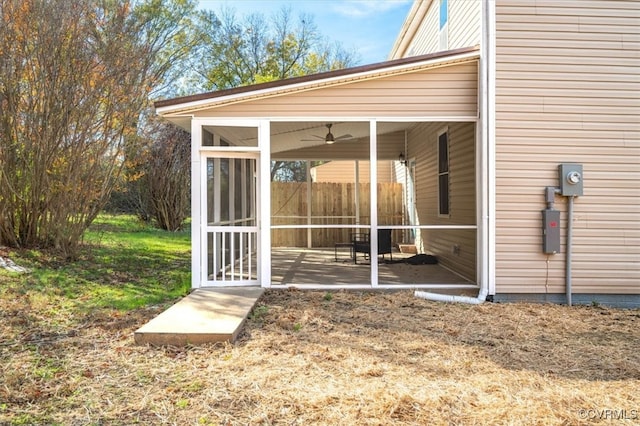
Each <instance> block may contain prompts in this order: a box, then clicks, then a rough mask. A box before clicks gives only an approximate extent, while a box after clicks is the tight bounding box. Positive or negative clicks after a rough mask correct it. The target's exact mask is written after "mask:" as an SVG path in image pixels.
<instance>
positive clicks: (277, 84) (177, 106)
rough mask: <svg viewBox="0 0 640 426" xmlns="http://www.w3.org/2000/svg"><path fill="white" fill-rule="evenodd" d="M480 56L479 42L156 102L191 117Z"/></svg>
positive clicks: (166, 112)
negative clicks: (447, 49)
mask: <svg viewBox="0 0 640 426" xmlns="http://www.w3.org/2000/svg"><path fill="white" fill-rule="evenodd" d="M479 56H480V49H479V47H478V46H474V47H468V48H461V49H455V50H449V51H444V52H437V53H433V54H428V55H421V56H415V57H410V58H402V59H396V60H392V61H386V62H380V63H377V64H372V65H364V66H359V67H353V68H345V69H341V70H335V71H329V72H324V73H319V74H313V75H308V76H303V77H296V78H290V79H285V80H278V81H274V82H269V83H262V84H256V85H251V86H243V87H238V88H234V89H228V90H221V91H216V92H208V93H202V94H198V95H192V96H185V97H179V98H174V99H168V100H162V101H157V102H155V104H154V105H155V109H156V113H157V114H159V115H161V116H164V117H166V118H168V119H170V120H171V117H175V118H177V117H188V116H191V115H192V114H194V113H195V112H197V111H200V110H203V109H210V108H216V107H218V106H223V105H229V104H233V103H239V102H247V101H251V100H256V99H261V98H265V97H271V96H281V95H284V94H288V93H297V92H304V91H307V90H314V89H318V88H321V87H328V86H339V85H342V84H347V83H351V82H355V81H362V80H369V79H377V78H382V77H386V76H392V75H398V74H404V73H411V72H416V71H421V70H425V69H430V68H437V67H443V66H448V65H452V64H457V63H463V62H468V61H471V60H476V59H478V58H479ZM171 121H178V120H171Z"/></svg>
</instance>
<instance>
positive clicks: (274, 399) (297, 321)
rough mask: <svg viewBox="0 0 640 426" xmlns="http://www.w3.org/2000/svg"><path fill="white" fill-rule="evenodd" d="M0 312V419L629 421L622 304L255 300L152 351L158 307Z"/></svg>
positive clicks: (633, 410)
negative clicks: (142, 330)
mask: <svg viewBox="0 0 640 426" xmlns="http://www.w3.org/2000/svg"><path fill="white" fill-rule="evenodd" d="M0 303H1V305H0V308H1V309H0V321H1V323H2V332H1V334H0V337H1V338H2V339H1V342H0V356H1V361H2V365H1V366H0V368H1V370H2V376H1V378H0V380H1V381H0V423H1V424H5V423H8V424H51V423H54V424H55V423H58V424H64V425H76V424H78V425H80V424H82V425H84V424H94V425H119V424H122V425H129V424H136V423H139V424H177V425H197V424H213V425H218V424H219V425H245V424H248V425H276V424H278V425H280V424H284V425H303V424H304V425H307V424H320V425H432V424H450V425H485V424H504V425H518V424H527V425H529V424H540V425H545V424H558V425H573V424H582V423H585V422H590V421H593V422H596V423H598V422H602V423H604V424H609V423H610V422H611V420H612V419H615V423H616V424H620V423H621V424H638V423H640V352H639V349H640V327H639V326H640V311H638V310H616V309H607V308H600V307H572V308H568V307H565V306H556V305H532V304H483V305H480V306H468V305H450V304H440V303H435V302H429V301H425V300H422V299H417V298H414V297H413V295H412V293H411V292H397V293H360V292H358V293H356V292H353V293H349V292H338V293H333V294H331V295H327V294H325V293H323V292H301V291H271V292H267V293H266V294H265V296H264V297H263V299H262V300H261V301H260V303H259V306H258V307H257V309H256V310H255V311H254V314H253V315H252V317H251V319H250V320H249V321H248V323H247V325H246V328H245V331H244V333H243V334H242V335H241V337H240V339H239V341H238V342H237V343H236V344H234V345H229V344H225V345H209V346H202V347H191V348H170V347H169V348H155V347H144V346H135V345H134V342H133V337H132V333H133V331H134V330H135V329H136V328H138V327H139V326H141V325H142V324H144V323H145V322H146V321H147V320H149V319H151V318H152V317H153V316H155V315H156V314H158V313H159V311H160V309H161V307H156V308H149V309H138V310H135V311H131V312H129V313H125V314H122V313H117V312H115V311H96V312H93V313H91V314H90V315H89V314H87V316H86V317H83V318H74V319H73V320H71V316H72V315H71V314H69V315H70V317H69V318H67V319H65V317H64V314H60V313H57V314H56V315H58V318H61V319H59V320H58V321H57V322H56V321H52V318H51V315H50V313H48V312H47V309H46V306H47V305H46V304H37V303H35V302H34V301H33V300H31V301H29V300H21V299H20V298H15V299H13V300H10V299H3V300H1V301H0ZM582 410H586V411H582ZM607 410H610V411H607ZM621 418H622V419H621Z"/></svg>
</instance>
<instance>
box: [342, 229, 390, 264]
mask: <svg viewBox="0 0 640 426" xmlns="http://www.w3.org/2000/svg"><path fill="white" fill-rule="evenodd" d="M351 243H352V244H353V263H355V264H357V263H358V253H364V257H365V259H366V258H367V256H371V238H370V234H369V233H368V232H367V233H354V234H351ZM391 248H392V246H391V229H378V255H382V258H383V259H384V255H385V254H387V253H388V254H389V256H390V257H391V260H393V253H392V251H391Z"/></svg>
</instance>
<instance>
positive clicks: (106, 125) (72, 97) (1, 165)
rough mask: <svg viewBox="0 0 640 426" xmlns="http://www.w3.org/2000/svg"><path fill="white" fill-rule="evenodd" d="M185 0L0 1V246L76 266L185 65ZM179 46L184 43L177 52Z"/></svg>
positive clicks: (187, 6) (187, 7) (189, 7)
mask: <svg viewBox="0 0 640 426" xmlns="http://www.w3.org/2000/svg"><path fill="white" fill-rule="evenodd" d="M193 10H194V4H193V2H191V1H186V0H172V1H169V0H140V1H133V0H74V1H69V0H0V243H1V244H5V245H10V246H15V247H52V248H56V249H58V250H60V251H61V253H62V254H63V255H65V256H67V257H73V256H75V254H76V252H77V247H78V243H79V242H80V240H81V237H82V234H83V232H84V230H85V229H86V228H87V227H88V226H89V225H90V223H91V222H92V220H93V219H94V218H95V217H96V215H97V214H98V212H99V211H100V210H101V208H102V207H103V205H104V203H105V201H106V200H107V198H108V196H109V194H110V192H111V191H112V189H113V187H114V185H115V183H116V182H117V180H118V178H119V175H120V173H121V171H122V168H123V166H124V164H125V162H124V161H123V158H124V156H125V153H126V152H127V149H128V148H129V146H131V145H133V144H135V143H137V141H138V138H137V127H138V122H139V118H140V113H141V112H142V111H143V110H144V108H145V107H146V106H147V105H148V102H149V97H150V95H151V94H153V93H157V91H158V90H159V88H162V87H163V84H164V83H165V82H166V81H167V77H168V76H170V75H171V64H172V62H174V61H176V60H178V59H179V58H181V57H184V55H185V54H186V52H188V47H181V46H185V41H186V37H187V36H186V33H185V32H184V30H182V29H181V26H180V25H181V23H182V22H183V21H184V20H185V19H186V18H187V17H188V16H189V14H190V13H192V11H193ZM187 44H188V43H187Z"/></svg>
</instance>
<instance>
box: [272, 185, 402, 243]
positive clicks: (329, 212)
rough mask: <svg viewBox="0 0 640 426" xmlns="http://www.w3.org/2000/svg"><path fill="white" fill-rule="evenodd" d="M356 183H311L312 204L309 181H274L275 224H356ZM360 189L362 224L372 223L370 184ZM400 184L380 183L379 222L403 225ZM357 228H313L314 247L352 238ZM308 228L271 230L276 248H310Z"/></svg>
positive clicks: (398, 237) (395, 236)
mask: <svg viewBox="0 0 640 426" xmlns="http://www.w3.org/2000/svg"><path fill="white" fill-rule="evenodd" d="M355 185H356V184H355V183H327V182H320V183H312V184H311V205H310V206H309V202H308V197H307V187H308V186H307V183H306V182H272V183H271V224H272V225H307V224H308V223H309V217H308V215H309V207H310V208H311V211H310V215H311V220H310V223H311V224H312V225H354V224H356V204H355V200H356V193H355V188H356V187H355ZM359 185H360V192H359V213H360V220H359V222H360V224H361V225H368V224H370V223H371V220H370V216H369V213H370V211H369V206H370V197H369V188H370V184H368V183H361V184H359ZM402 192H403V185H402V184H401V183H379V184H378V209H377V211H378V225H402V224H403V209H402ZM352 232H354V229H349V228H343V229H336V228H322V229H312V230H311V241H312V247H333V245H334V244H335V243H337V242H346V241H349V240H350V233H352ZM401 235H402V231H401V230H394V231H393V235H392V241H393V243H394V244H395V243H398V242H400V241H401ZM307 236H308V233H307V229H274V230H272V231H271V245H272V246H273V247H307Z"/></svg>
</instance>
